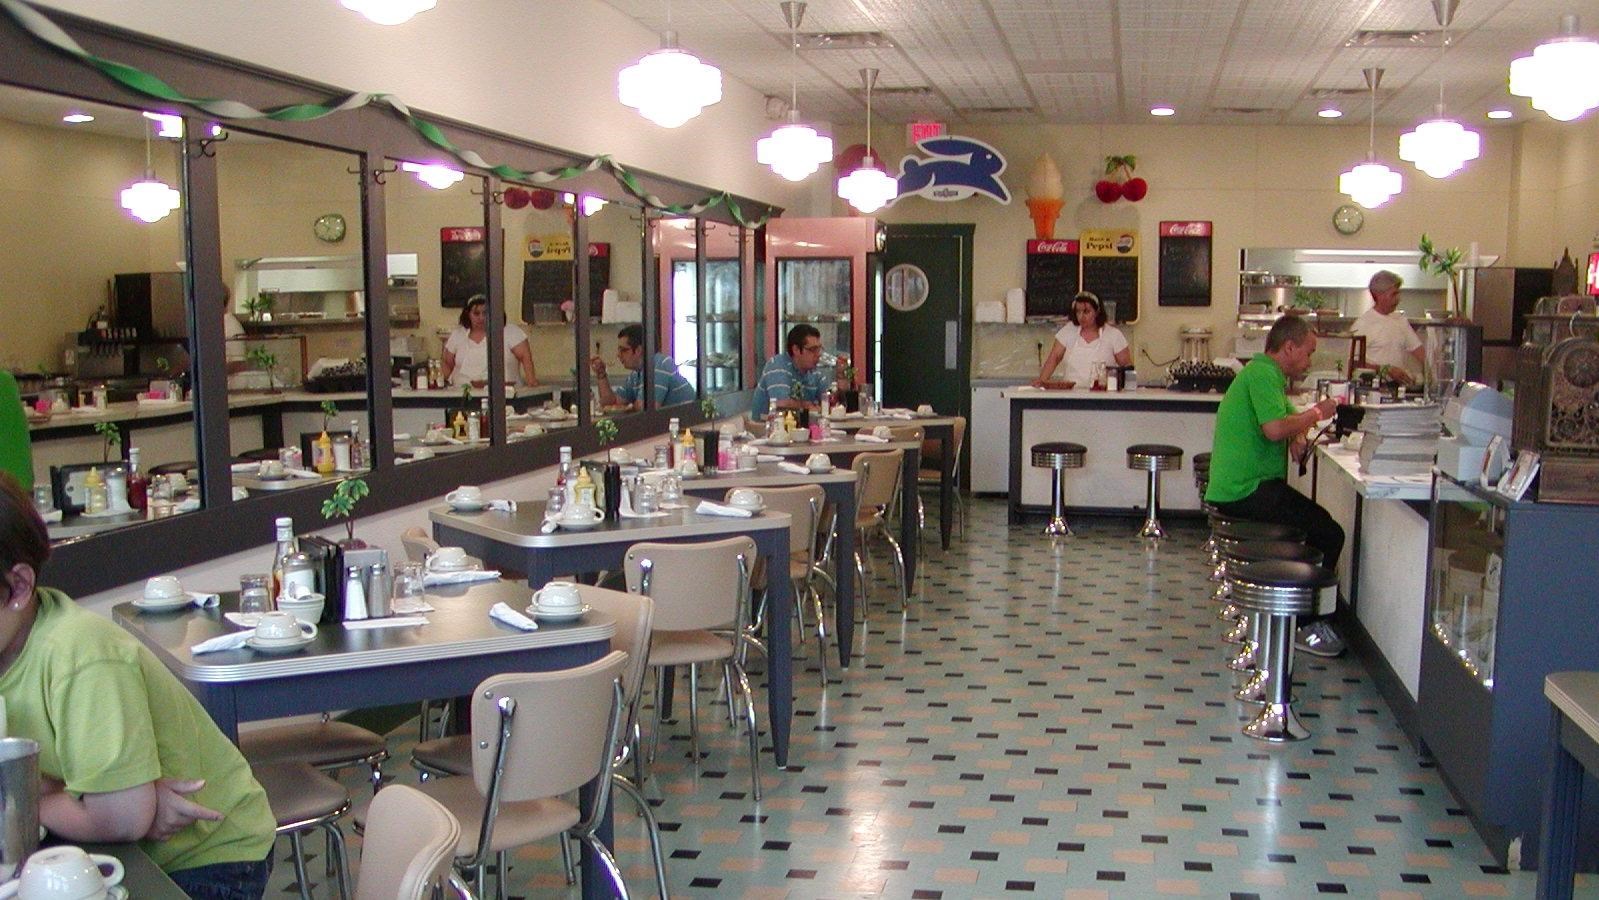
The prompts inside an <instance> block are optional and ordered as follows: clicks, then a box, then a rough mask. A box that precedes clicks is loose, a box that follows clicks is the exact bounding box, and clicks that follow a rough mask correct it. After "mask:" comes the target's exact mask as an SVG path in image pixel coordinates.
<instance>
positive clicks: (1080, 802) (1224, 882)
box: [273, 500, 1599, 900]
mask: <svg viewBox="0 0 1599 900" xmlns="http://www.w3.org/2000/svg"><path fill="white" fill-rule="evenodd" d="M1073 524H1074V527H1075V528H1076V529H1077V532H1078V533H1077V536H1076V537H1074V538H1071V539H1067V540H1064V541H1058V542H1055V543H1051V542H1050V540H1049V539H1047V538H1043V537H1040V536H1039V535H1038V534H1037V527H1036V526H1032V525H1029V526H1017V527H1011V526H1007V525H1006V522H1005V513H1004V506H1003V504H1002V503H1001V502H999V501H992V500H986V501H985V500H980V501H976V502H973V503H971V504H970V522H969V533H968V535H967V537H966V539H965V540H964V541H961V540H957V541H956V543H955V545H954V547H953V548H952V549H951V550H950V551H948V552H942V551H939V550H938V549H937V546H936V542H935V543H933V544H932V545H931V546H930V548H929V552H928V558H927V559H926V560H925V562H924V568H923V575H922V578H923V581H922V584H921V590H920V597H917V598H913V600H912V603H911V606H910V609H909V611H908V613H906V614H903V615H902V614H901V613H900V612H899V611H898V610H897V609H896V608H894V607H895V606H896V604H894V603H892V602H890V601H889V600H888V598H889V597H890V596H891V594H892V590H891V588H890V585H889V582H888V581H887V576H888V575H889V573H890V568H889V566H888V565H887V564H886V563H883V562H880V563H879V564H878V566H877V575H878V579H877V580H876V581H875V582H874V585H873V598H874V603H873V607H872V612H871V615H870V619H869V622H868V625H867V627H866V629H865V631H864V633H863V634H861V635H860V636H859V639H858V643H857V647H856V652H855V662H854V664H853V666H852V668H851V669H850V670H849V672H848V673H847V675H844V676H842V678H840V676H839V675H838V673H837V672H836V671H835V672H834V677H835V679H836V680H835V682H834V683H833V684H831V685H829V686H828V687H827V688H826V689H825V690H823V689H822V687H821V686H820V683H819V678H818V676H817V673H816V672H815V669H814V667H815V656H814V644H810V643H807V644H804V645H797V646H796V650H795V654H796V673H795V678H794V683H795V686H796V690H797V694H798V696H797V698H796V716H795V722H794V730H793V740H792V746H791V756H790V758H791V762H792V766H791V768H790V769H789V770H788V771H786V772H780V771H777V770H776V769H775V768H773V767H772V766H771V763H770V760H769V758H768V760H767V763H766V769H765V771H764V782H763V787H764V790H765V795H764V799H763V800H762V802H761V803H759V804H756V803H754V802H752V801H751V800H750V799H749V795H748V790H749V775H748V772H747V770H746V768H745V766H746V763H745V756H744V754H743V749H742V748H743V744H742V742H741V740H740V739H739V737H738V736H737V735H736V734H735V733H734V732H733V730H732V729H730V728H729V727H727V724H726V720H725V718H720V719H719V718H717V716H719V715H721V714H722V713H723V711H724V707H721V706H720V705H716V704H713V703H712V701H711V700H710V696H711V694H710V690H712V687H710V686H708V687H707V693H706V694H705V698H706V702H705V703H704V704H702V722H701V731H702V751H703V755H704V758H703V759H702V760H701V761H700V763H699V765H698V766H697V767H696V766H695V765H694V763H693V761H692V760H691V759H690V758H689V750H688V740H687V734H686V724H685V725H683V726H681V727H673V726H670V725H669V726H668V730H667V736H668V739H667V740H665V741H664V742H663V744H662V748H661V753H660V757H659V758H658V759H657V761H656V763H655V765H654V767H653V776H654V777H653V779H652V781H651V782H650V784H649V786H648V789H647V792H648V794H649V795H650V796H651V798H652V800H653V802H655V804H656V807H655V811H656V815H657V816H658V817H659V818H660V820H661V827H662V831H663V837H664V842H665V847H666V852H667V854H668V856H669V859H668V862H667V864H668V873H669V879H670V883H671V886H672V890H673V893H674V894H675V895H678V896H684V897H692V896H698V897H709V896H719V897H761V898H766V897H792V898H811V897H816V898H823V897H826V898H850V897H890V898H896V897H897V898H922V897H928V898H932V897H945V898H968V897H1000V896H1016V895H1028V894H1030V895H1035V896H1047V897H1151V896H1159V895H1168V894H1171V895H1198V896H1205V897H1233V898H1240V897H1263V898H1264V897H1307V896H1311V895H1314V894H1345V895H1353V896H1359V897H1381V898H1395V900H1397V898H1406V897H1459V896H1526V897H1530V896H1531V895H1532V890H1533V880H1534V877H1533V875H1531V874H1530V873H1520V872H1517V873H1507V872H1505V871H1504V870H1502V869H1499V868H1497V867H1496V866H1495V865H1494V863H1493V860H1492V858H1491V857H1490V856H1489V854H1488V852H1487V850H1486V849H1485V848H1484V846H1483V845H1482V843H1481V841H1479V840H1478V838H1477V837H1476V835H1475V833H1474V832H1473V831H1472V828H1471V825H1470V823H1469V822H1468V821H1467V819H1466V817H1465V813H1464V812H1463V811H1462V810H1461V809H1459V808H1458V806H1457V805H1456V803H1455V801H1454V800H1453V798H1452V797H1451V796H1450V794H1449V791H1448V789H1447V788H1445V787H1444V785H1443V783H1442V781H1441V780H1440V779H1439V777H1438V774H1437V772H1436V771H1435V770H1434V768H1433V767H1432V764H1431V763H1430V762H1429V761H1427V760H1424V759H1421V758H1419V757H1418V756H1417V755H1416V753H1415V751H1414V750H1413V749H1412V747H1411V746H1410V744H1409V743H1408V742H1407V741H1406V739H1405V737H1404V735H1403V734H1402V733H1401V732H1400V730H1399V728H1398V726H1397V725H1396V724H1395V721H1394V718H1393V716H1392V715H1391V714H1390V712H1389V710H1388V709H1387V707H1386V706H1385V705H1384V703H1383V701H1382V700H1381V698H1380V697H1379V695H1378V694H1377V691H1376V689H1375V687H1374V686H1373V684H1372V681H1371V679H1370V678H1369V677H1368V676H1367V674H1366V672H1365V670H1364V669H1363V668H1362V667H1361V666H1360V664H1359V663H1358V662H1356V661H1354V660H1352V659H1348V658H1345V659H1338V660H1320V659H1313V658H1308V657H1302V658H1301V660H1300V662H1299V665H1298V669H1297V671H1296V673H1295V674H1296V678H1295V682H1296V687H1295V692H1296V695H1297V697H1298V705H1297V709H1298V712H1299V715H1300V717H1301V719H1302V721H1303V722H1304V724H1305V725H1306V726H1307V727H1309V728H1310V729H1311V731H1312V732H1313V733H1314V734H1313V737H1312V738H1311V739H1310V740H1307V741H1303V742H1300V743H1296V744H1291V745H1286V746H1268V745H1262V744H1259V743H1256V742H1254V741H1251V740H1249V739H1247V738H1245V737H1243V736H1242V735H1241V734H1240V733H1239V727H1240V725H1241V723H1242V721H1244V720H1245V719H1246V716H1245V712H1246V711H1245V710H1244V709H1243V708H1242V707H1241V706H1240V705H1239V704H1236V703H1234V702H1233V701H1232V700H1231V699H1230V690H1229V688H1230V685H1231V678H1230V675H1229V673H1227V672H1225V670H1224V669H1223V668H1222V665H1221V661H1222V659H1223V650H1222V647H1221V645H1220V643H1219V642H1218V640H1217V638H1218V634H1219V627H1220V626H1219V623H1218V622H1217V620H1216V618H1215V616H1214V614H1213V611H1212V609H1211V607H1210V603H1209V601H1208V598H1209V594H1210V586H1209V584H1208V582H1207V581H1206V579H1205V569H1204V566H1203V563H1202V553H1201V544H1202V542H1203V539H1204V536H1203V534H1202V533H1201V532H1200V531H1199V530H1198V529H1197V528H1195V527H1185V526H1183V525H1181V524H1178V525H1176V526H1175V527H1173V528H1172V531H1173V537H1171V538H1170V539H1168V540H1167V541H1166V542H1164V543H1162V544H1161V545H1160V547H1159V548H1158V549H1153V550H1151V549H1147V548H1146V547H1145V545H1144V544H1143V543H1142V542H1141V541H1139V540H1138V539H1137V538H1135V537H1134V536H1133V533H1134V531H1135V529H1136V524H1135V523H1131V522H1128V521H1122V520H1081V521H1077V522H1074V523H1073ZM802 659H803V665H804V667H805V668H804V670H803V671H800V670H799V667H800V666H801V664H802V662H801V660H802ZM704 680H705V681H706V682H707V683H710V682H714V681H715V679H711V678H707V679H704ZM757 690H760V688H758V689H757ZM707 710H708V711H707ZM409 733H411V729H409V728H408V729H402V730H401V731H399V732H397V733H396V735H395V736H394V738H393V741H394V744H395V749H396V759H397V761H396V763H391V770H392V773H393V774H394V775H395V776H396V777H398V778H399V779H402V780H407V781H409V780H412V779H414V775H413V774H412V773H411V772H410V770H409V769H408V768H407V767H406V766H404V765H403V760H404V759H405V758H406V755H407V753H408V748H407V747H406V746H405V742H404V739H405V737H406V735H407V734H409ZM351 784H352V785H358V784H359V782H357V781H354V780H352V781H351ZM637 822H638V820H637V819H636V818H635V817H634V816H632V815H631V814H630V813H629V812H628V808H627V804H626V801H624V800H619V801H618V805H617V832H618V838H617V843H618V848H619V856H620V858H621V861H622V864H623V868H624V871H625V874H626V876H627V879H628V883H629V886H630V889H631V890H632V891H633V892H634V894H635V896H651V895H653V893H654V891H653V876H652V874H651V872H652V870H651V868H650V865H649V856H648V849H647V845H646V842H645V839H644V836H643V832H642V830H641V829H640V828H639V827H638V825H637ZM352 844H353V845H355V846H358V845H359V841H352ZM313 845H315V846H319V845H320V842H313ZM318 868H319V867H318ZM292 881H293V876H292V870H291V868H290V867H289V866H288V865H287V864H284V863H280V864H279V866H278V870H277V872H276V874H275V876H274V888H275V890H274V891H273V894H274V895H276V894H277V891H276V888H277V887H279V886H281V887H283V888H285V889H289V885H290V883H291V882H292ZM511 893H512V894H513V895H514V896H526V897H550V896H567V895H569V894H570V895H571V896H575V895H576V891H575V889H570V888H567V886H566V884H565V881H564V879H563V877H562V875H561V873H560V865H559V856H558V852H557V849H556V847H555V845H554V844H553V843H548V844H547V845H542V846H536V847H532V848H529V849H526V850H524V851H521V852H519V853H518V854H517V855H516V857H515V860H514V864H513V866H512V871H511ZM1579 894H1581V895H1586V896H1599V882H1595V881H1592V880H1587V879H1584V880H1583V881H1581V882H1579ZM319 895H324V896H325V895H326V889H325V887H322V888H319Z"/></svg>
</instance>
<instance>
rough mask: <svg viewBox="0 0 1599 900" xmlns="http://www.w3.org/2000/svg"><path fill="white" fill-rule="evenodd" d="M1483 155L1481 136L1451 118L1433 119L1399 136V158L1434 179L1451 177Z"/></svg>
mask: <svg viewBox="0 0 1599 900" xmlns="http://www.w3.org/2000/svg"><path fill="white" fill-rule="evenodd" d="M1481 155H1482V136H1481V135H1479V134H1477V132H1475V131H1467V130H1466V129H1465V127H1464V126H1462V125H1461V124H1460V123H1459V122H1456V121H1454V120H1452V119H1430V120H1428V121H1426V122H1423V123H1421V124H1420V125H1417V126H1416V130H1414V131H1411V132H1407V133H1405V134H1402V135H1400V136H1399V158H1400V159H1402V160H1404V161H1405V162H1409V163H1415V165H1416V168H1418V169H1420V170H1422V171H1423V172H1426V173H1427V174H1428V175H1431V176H1432V177H1434V178H1448V177H1449V176H1450V175H1453V174H1455V173H1456V172H1458V171H1460V170H1461V168H1462V167H1464V166H1465V165H1466V163H1468V162H1470V161H1471V160H1474V159H1476V158H1477V157H1479V156H1481Z"/></svg>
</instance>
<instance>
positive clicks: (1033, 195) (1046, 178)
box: [1027, 153, 1066, 241]
mask: <svg viewBox="0 0 1599 900" xmlns="http://www.w3.org/2000/svg"><path fill="white" fill-rule="evenodd" d="M1065 194H1066V188H1065V185H1063V184H1062V183H1061V178H1060V169H1058V168H1056V167H1055V161H1054V160H1053V159H1050V158H1049V154H1047V153H1041V154H1039V156H1038V162H1036V163H1034V164H1033V171H1032V174H1030V175H1028V176H1027V211H1028V212H1029V213H1031V214H1032V217H1033V235H1034V237H1036V238H1038V239H1039V240H1041V241H1048V240H1053V239H1054V237H1055V219H1057V218H1058V217H1059V216H1060V209H1061V207H1062V206H1064V205H1065V203H1066V200H1065Z"/></svg>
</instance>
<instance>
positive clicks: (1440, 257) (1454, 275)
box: [1417, 234, 1466, 309]
mask: <svg viewBox="0 0 1599 900" xmlns="http://www.w3.org/2000/svg"><path fill="white" fill-rule="evenodd" d="M1417 249H1418V250H1420V251H1421V259H1419V260H1417V265H1419V266H1421V270H1422V271H1423V272H1426V273H1427V274H1429V275H1442V276H1444V277H1446V278H1448V279H1449V303H1450V308H1451V309H1454V307H1455V305H1456V304H1458V303H1459V302H1460V260H1461V259H1462V258H1464V257H1465V255H1466V254H1465V253H1464V252H1463V251H1462V250H1461V249H1460V248H1459V247H1450V248H1449V249H1448V250H1443V251H1439V250H1438V249H1436V248H1434V247H1433V245H1432V238H1430V237H1428V236H1427V235H1425V234H1423V235H1422V236H1421V243H1420V244H1419V245H1417Z"/></svg>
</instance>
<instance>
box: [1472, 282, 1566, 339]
mask: <svg viewBox="0 0 1599 900" xmlns="http://www.w3.org/2000/svg"><path fill="white" fill-rule="evenodd" d="M1460 276H1461V277H1460V291H1461V301H1460V302H1461V312H1462V313H1464V314H1465V316H1466V318H1468V319H1470V320H1471V321H1473V322H1475V323H1477V324H1478V325H1481V326H1482V341H1483V343H1484V344H1486V345H1488V346H1500V345H1505V346H1515V345H1517V344H1520V343H1521V340H1522V329H1523V327H1524V325H1525V322H1524V320H1525V318H1526V317H1527V316H1528V315H1530V314H1531V313H1532V312H1533V311H1534V309H1533V307H1534V306H1535V305H1536V304H1537V302H1538V298H1540V297H1545V296H1548V295H1549V284H1550V281H1549V270H1548V269H1528V268H1514V267H1509V266H1506V267H1502V268H1500V267H1493V268H1467V269H1461V270H1460Z"/></svg>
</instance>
